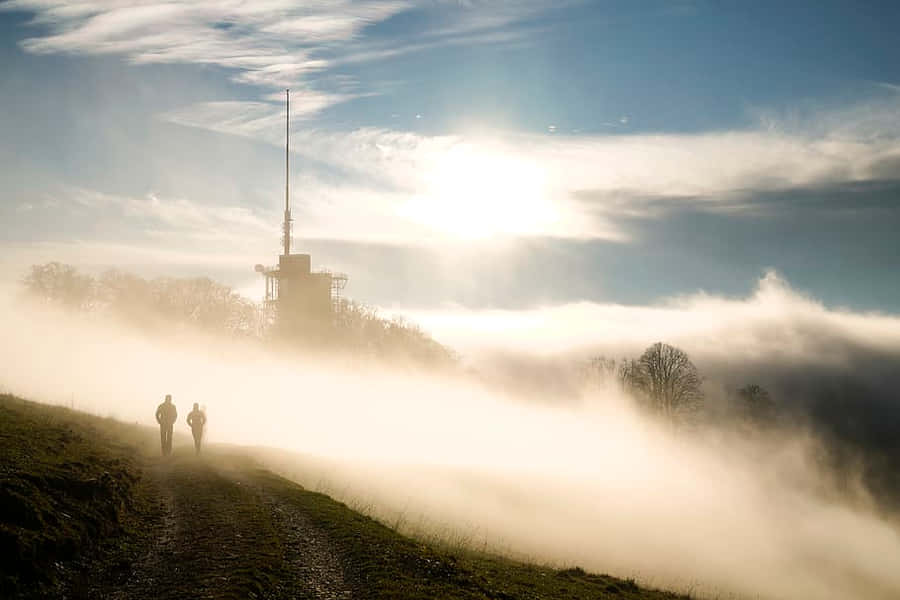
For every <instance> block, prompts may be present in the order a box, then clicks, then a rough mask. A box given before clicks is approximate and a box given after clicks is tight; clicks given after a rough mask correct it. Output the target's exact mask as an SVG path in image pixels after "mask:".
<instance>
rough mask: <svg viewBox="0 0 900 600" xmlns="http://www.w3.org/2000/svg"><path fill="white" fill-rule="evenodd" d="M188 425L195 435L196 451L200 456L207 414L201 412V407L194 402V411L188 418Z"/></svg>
mask: <svg viewBox="0 0 900 600" xmlns="http://www.w3.org/2000/svg"><path fill="white" fill-rule="evenodd" d="M187 424H188V425H190V427H191V433H192V434H193V435H194V451H195V452H196V453H197V454H200V441H201V440H202V439H203V427H204V426H205V425H206V413H204V412H203V411H202V410H200V406H199V405H198V404H197V403H196V402H194V410H192V411H191V412H190V413H189V414H188V416H187Z"/></svg>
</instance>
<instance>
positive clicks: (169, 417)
mask: <svg viewBox="0 0 900 600" xmlns="http://www.w3.org/2000/svg"><path fill="white" fill-rule="evenodd" d="M177 419H178V410H177V409H176V408H175V405H174V404H172V396H171V395H170V394H166V399H165V401H164V402H163V403H162V404H160V405H159V406H158V407H156V422H157V423H159V441H160V445H161V446H162V454H163V456H168V455H170V454H172V426H173V425H175V421H176V420H177Z"/></svg>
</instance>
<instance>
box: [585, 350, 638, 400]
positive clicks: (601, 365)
mask: <svg viewBox="0 0 900 600" xmlns="http://www.w3.org/2000/svg"><path fill="white" fill-rule="evenodd" d="M638 371H639V367H638V364H637V361H636V360H634V359H633V358H632V359H628V358H623V359H622V360H620V361H617V360H616V359H614V358H608V357H606V356H597V357H595V358H592V359H591V360H590V361H588V363H587V364H586V369H585V375H586V378H587V379H588V380H590V381H593V382H594V383H596V384H598V385H600V386H608V385H613V384H615V385H616V386H618V387H619V389H621V390H622V391H624V392H629V391H632V390H633V389H634V383H635V382H634V376H635V373H637V372H638Z"/></svg>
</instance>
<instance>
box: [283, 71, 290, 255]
mask: <svg viewBox="0 0 900 600" xmlns="http://www.w3.org/2000/svg"><path fill="white" fill-rule="evenodd" d="M284 105H285V112H284V255H285V256H290V254H291V193H290V179H291V171H290V165H291V163H290V161H291V90H290V89H287V90H284Z"/></svg>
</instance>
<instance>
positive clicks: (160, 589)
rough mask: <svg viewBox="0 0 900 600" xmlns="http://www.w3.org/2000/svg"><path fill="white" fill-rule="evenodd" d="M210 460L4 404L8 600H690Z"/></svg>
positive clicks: (84, 420) (223, 455)
mask: <svg viewBox="0 0 900 600" xmlns="http://www.w3.org/2000/svg"><path fill="white" fill-rule="evenodd" d="M176 441H178V440H176ZM210 450H211V451H210V452H208V453H207V454H205V455H204V456H202V457H201V458H199V459H197V458H195V457H193V456H192V453H191V452H190V451H189V448H188V444H187V443H182V444H181V445H180V449H179V450H178V451H176V453H175V455H174V456H172V457H170V458H169V459H161V458H159V457H158V456H157V455H156V454H157V451H158V437H157V432H156V431H155V430H153V429H149V428H145V427H139V426H136V425H127V424H123V423H119V422H116V421H113V420H111V419H101V418H97V417H92V416H89V415H85V414H83V413H78V412H74V411H70V410H67V409H64V408H59V407H49V406H45V405H40V404H34V403H31V402H26V401H23V400H21V399H18V398H15V397H11V396H0V456H2V457H3V462H2V471H0V553H2V555H3V556H5V557H11V560H4V561H2V562H0V596H3V597H22V598H27V597H48V596H58V597H63V596H67V597H75V598H78V597H121V598H145V597H146V598H154V599H157V598H166V597H169V598H177V597H211V598H304V597H309V598H323V597H324V598H332V597H334V598H340V597H352V598H399V599H404V598H409V599H412V598H422V599H425V598H471V599H489V598H492V599H507V598H566V599H581V598H592V599H597V598H632V599H648V600H649V599H662V598H676V597H678V596H676V595H674V594H671V593H668V592H659V591H651V590H644V589H641V588H639V587H638V586H637V585H635V583H634V582H633V581H630V580H628V581H623V580H619V579H616V578H613V577H610V576H606V575H592V574H589V573H585V572H584V571H582V570H581V569H577V568H575V569H568V570H563V571H557V570H552V569H548V568H543V567H539V566H534V565H527V564H522V563H517V562H512V561H508V560H505V559H501V558H498V557H493V556H486V555H479V554H473V553H464V554H462V553H460V554H454V553H453V552H451V551H448V550H444V549H438V548H433V547H429V546H427V545H425V544H422V543H420V542H417V541H415V540H412V539H409V538H406V537H403V536H401V535H399V534H397V533H396V532H394V531H392V530H391V529H389V528H388V527H385V526H384V525H382V524H381V523H379V522H377V521H375V520H373V519H370V518H368V517H365V516H363V515H361V514H359V513H356V512H354V511H352V510H350V509H349V508H348V507H346V506H345V505H343V504H340V503H338V502H335V501H333V500H331V499H330V498H329V497H327V496H324V495H322V494H318V493H312V492H308V491H306V490H304V489H303V488H302V487H300V486H298V485H296V484H294V483H292V482H290V481H288V480H286V479H283V478H281V477H278V476H276V475H274V474H272V473H270V472H268V471H265V470H263V469H260V468H258V467H257V466H256V465H255V464H253V462H252V461H250V460H249V459H247V458H245V457H243V456H241V455H240V454H238V451H237V450H234V449H217V448H212V449H210Z"/></svg>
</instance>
